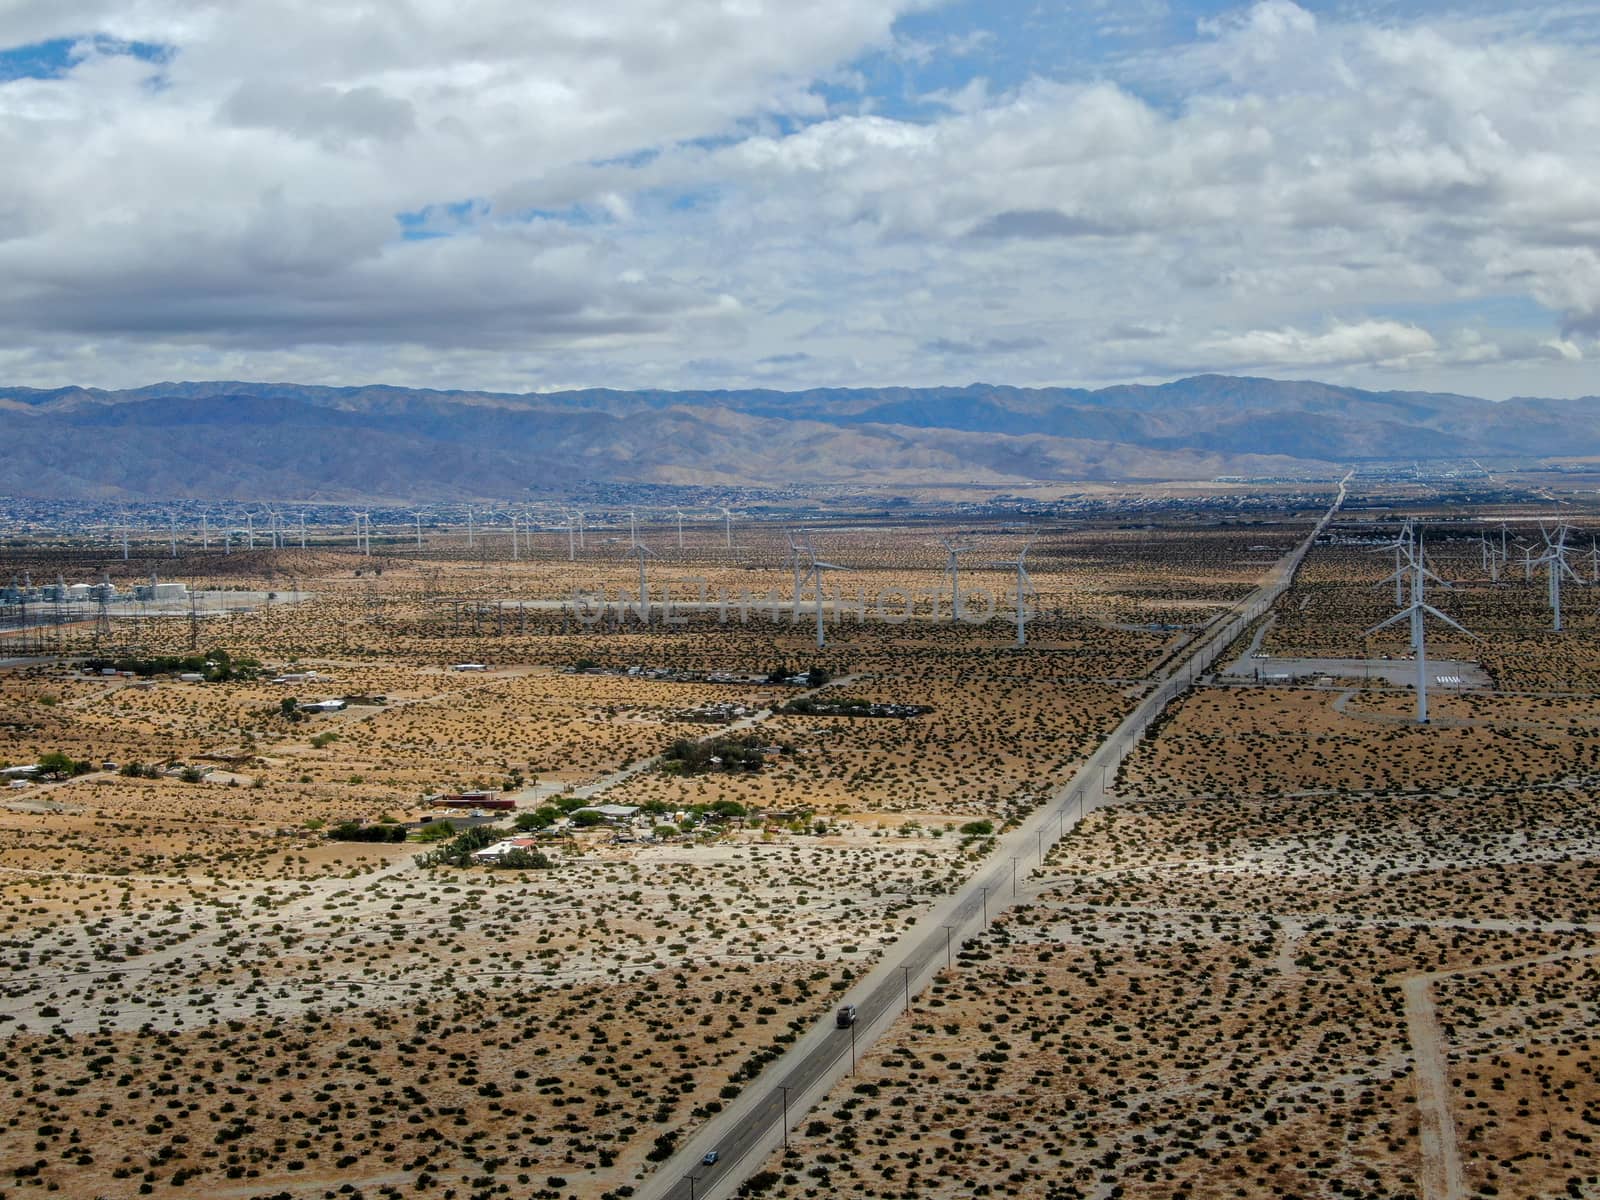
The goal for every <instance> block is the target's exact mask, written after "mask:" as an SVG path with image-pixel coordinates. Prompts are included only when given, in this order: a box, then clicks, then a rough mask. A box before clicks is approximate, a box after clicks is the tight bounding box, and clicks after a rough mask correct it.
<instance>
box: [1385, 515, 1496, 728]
mask: <svg viewBox="0 0 1600 1200" xmlns="http://www.w3.org/2000/svg"><path fill="white" fill-rule="evenodd" d="M1401 571H1402V572H1404V573H1405V575H1406V576H1407V577H1408V580H1409V582H1410V584H1411V603H1410V604H1408V605H1407V606H1406V607H1405V608H1402V609H1401V610H1400V611H1399V612H1397V613H1395V614H1394V616H1392V617H1389V618H1388V619H1387V620H1384V621H1379V622H1378V623H1377V624H1376V625H1374V626H1373V627H1372V628H1371V629H1369V630H1367V631H1366V633H1364V634H1362V637H1364V638H1368V637H1371V636H1372V635H1373V634H1375V633H1377V632H1378V631H1379V630H1380V629H1385V628H1387V627H1388V626H1390V625H1393V624H1395V623H1396V622H1398V621H1402V620H1408V619H1409V620H1410V622H1411V650H1412V653H1413V655H1414V656H1415V658H1416V663H1417V724H1418V725H1426V724H1427V723H1428V648H1427V638H1426V632H1425V630H1424V628H1423V621H1422V619H1423V617H1424V616H1431V617H1436V618H1438V619H1439V620H1441V621H1443V622H1444V623H1445V624H1446V625H1448V626H1450V627H1451V628H1452V629H1456V630H1459V631H1460V632H1461V633H1464V634H1466V635H1467V636H1468V637H1469V638H1472V639H1473V640H1474V641H1477V640H1478V635H1477V634H1475V633H1473V632H1471V631H1470V630H1468V629H1466V628H1465V627H1463V626H1462V625H1460V624H1458V623H1457V622H1455V621H1454V620H1452V619H1451V618H1449V617H1447V616H1445V615H1444V613H1442V612H1440V611H1439V610H1438V609H1437V608H1434V607H1433V605H1431V604H1429V603H1428V602H1427V601H1426V600H1425V599H1424V598H1423V588H1424V586H1425V582H1426V581H1427V580H1429V579H1432V580H1433V581H1434V582H1435V583H1437V584H1439V586H1440V587H1443V588H1446V589H1448V588H1449V586H1450V585H1449V584H1447V583H1445V582H1444V581H1443V580H1441V579H1440V578H1439V577H1438V576H1437V575H1435V574H1434V573H1433V572H1432V571H1430V570H1428V568H1427V567H1426V566H1425V565H1424V564H1423V554H1422V543H1421V539H1418V543H1417V546H1416V548H1415V550H1413V552H1412V553H1411V554H1410V556H1409V557H1408V559H1407V561H1406V562H1405V564H1404V565H1403V566H1402V567H1401ZM1383 582H1384V583H1388V582H1389V581H1388V580H1387V579H1385V580H1384V581H1383Z"/></svg>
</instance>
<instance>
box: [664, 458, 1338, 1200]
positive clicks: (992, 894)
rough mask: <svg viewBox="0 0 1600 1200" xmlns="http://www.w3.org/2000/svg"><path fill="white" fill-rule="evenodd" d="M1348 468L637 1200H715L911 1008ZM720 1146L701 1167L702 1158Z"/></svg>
mask: <svg viewBox="0 0 1600 1200" xmlns="http://www.w3.org/2000/svg"><path fill="white" fill-rule="evenodd" d="M1349 481H1350V476H1349V475H1346V476H1345V478H1344V479H1343V480H1341V481H1340V483H1339V494H1338V496H1337V498H1336V499H1335V500H1334V502H1333V504H1332V505H1331V506H1330V507H1329V509H1328V511H1327V512H1326V513H1324V514H1323V516H1322V519H1321V520H1319V521H1318V522H1317V524H1316V527H1315V528H1314V529H1313V530H1312V531H1311V533H1310V534H1309V535H1308V536H1307V537H1306V539H1305V540H1304V541H1303V542H1301V543H1300V544H1299V545H1298V546H1297V547H1295V549H1293V550H1292V551H1290V552H1289V553H1288V554H1286V555H1285V556H1284V557H1283V558H1281V559H1280V560H1278V562H1277V563H1275V564H1274V565H1273V567H1272V569H1271V570H1270V571H1269V572H1268V573H1267V575H1266V577H1265V579H1263V581H1262V582H1261V584H1260V586H1258V587H1257V588H1256V589H1255V590H1254V591H1253V592H1251V593H1250V594H1249V595H1248V596H1246V597H1245V598H1244V599H1243V600H1241V601H1239V602H1238V603H1237V604H1236V605H1234V607H1233V613H1234V616H1233V617H1232V619H1231V620H1228V621H1226V622H1221V623H1218V624H1217V625H1216V626H1215V627H1214V628H1212V629H1211V630H1209V631H1208V632H1207V633H1206V634H1205V636H1204V637H1202V638H1201V639H1199V640H1197V641H1196V642H1194V643H1193V644H1191V645H1190V646H1189V647H1186V649H1187V651H1188V654H1187V657H1185V658H1182V659H1180V660H1178V661H1176V662H1174V664H1173V666H1172V668H1171V670H1170V671H1169V672H1168V674H1167V676H1166V677H1165V678H1164V679H1163V680H1162V681H1161V682H1160V683H1159V684H1158V686H1157V687H1156V689H1155V690H1154V691H1153V692H1151V694H1150V695H1149V696H1147V697H1146V698H1145V699H1144V700H1143V701H1141V702H1140V704H1139V706H1138V707H1137V708H1136V709H1134V711H1133V712H1132V713H1130V714H1129V715H1128V716H1127V717H1126V718H1124V719H1123V721H1122V723H1121V724H1120V725H1118V726H1117V728H1116V729H1115V730H1113V731H1112V733H1111V735H1110V736H1109V737H1108V738H1107V739H1106V740H1105V742H1103V743H1102V744H1101V745H1100V747H1099V749H1097V750H1096V751H1095V752H1094V753H1093V754H1092V755H1090V756H1089V759H1088V761H1086V762H1085V763H1084V765H1083V766H1082V767H1081V768H1079V770H1078V773H1077V774H1076V775H1075V776H1074V777H1073V778H1072V780H1071V781H1070V782H1069V783H1067V784H1066V785H1064V786H1063V787H1061V788H1059V789H1057V790H1056V792H1055V793H1053V794H1052V796H1051V797H1050V799H1049V800H1048V801H1046V803H1045V804H1043V805H1042V806H1041V807H1040V808H1039V809H1038V810H1036V811H1035V812H1034V814H1033V815H1032V816H1031V817H1030V818H1029V819H1028V820H1027V821H1026V822H1024V823H1023V825H1022V826H1021V827H1020V828H1018V829H1016V830H1014V831H1012V832H1011V833H1009V834H1007V835H1006V836H1005V837H1003V838H1002V839H1000V841H999V842H998V844H997V845H996V848H995V850H994V852H993V853H992V854H991V855H990V856H989V858H988V860H987V861H986V862H985V863H984V864H983V865H982V866H981V867H980V868H979V870H978V872H977V873H976V874H975V875H974V877H973V878H972V879H971V880H970V881H969V882H968V883H966V884H965V885H963V886H962V887H961V888H960V889H958V890H957V891H956V892H955V893H953V894H952V895H951V896H949V897H947V898H946V899H945V900H944V901H942V902H941V903H940V904H938V905H937V906H935V908H934V909H933V910H932V911H931V912H929V913H928V914H926V915H925V916H924V917H923V918H922V919H921V920H919V921H918V922H917V923H916V925H914V926H913V927H912V928H911V929H909V930H908V931H907V932H906V934H905V935H904V936H903V937H902V938H901V939H900V941H899V942H898V943H896V944H895V945H894V946H893V947H891V948H890V949H889V950H888V951H887V952H886V953H885V954H884V957H883V959H882V961H881V962H880V963H879V964H878V966H877V967H875V968H874V969H873V970H872V971H871V972H870V973H869V974H868V975H867V976H866V977H865V978H863V979H862V980H861V981H859V982H858V983H857V984H856V985H855V986H854V987H853V988H851V989H850V991H849V992H848V993H847V994H846V995H844V996H843V997H841V998H840V1001H839V1002H840V1003H851V1004H854V1005H856V1008H857V1011H858V1013H859V1016H858V1018H857V1022H856V1025H855V1026H854V1027H853V1028H851V1029H839V1028H837V1027H836V1026H835V1023H834V1016H833V1014H832V1013H829V1014H828V1016H827V1018H826V1019H825V1020H824V1021H823V1022H821V1023H820V1024H818V1025H815V1026H813V1027H812V1028H811V1030H810V1031H809V1032H807V1033H806V1034H805V1035H803V1036H802V1037H801V1038H800V1039H799V1040H798V1041H796V1042H795V1043H793V1044H792V1045H791V1046H790V1048H789V1050H788V1051H787V1052H786V1053H785V1054H784V1055H783V1056H782V1057H781V1058H779V1059H778V1060H777V1061H776V1062H774V1063H773V1064H772V1065H771V1066H769V1067H768V1068H767V1069H766V1070H765V1071H763V1072H762V1074H761V1076H760V1077H759V1078H758V1079H756V1080H755V1081H754V1082H753V1083H752V1084H750V1085H749V1086H748V1087H746V1088H745V1089H744V1091H743V1092H742V1093H741V1094H740V1095H739V1096H738V1097H736V1098H735V1099H734V1100H733V1101H731V1102H730V1103H729V1104H728V1106H727V1107H726V1108H725V1109H723V1110H722V1111H721V1112H720V1113H718V1114H717V1115H716V1116H715V1117H713V1118H712V1119H711V1120H710V1121H708V1122H706V1124H705V1125H704V1126H702V1127H701V1128H700V1130H699V1131H697V1132H696V1133H695V1134H694V1135H693V1136H691V1137H690V1138H689V1139H688V1141H686V1142H685V1143H684V1145H683V1147H682V1148H681V1149H680V1150H679V1151H678V1152H677V1153H676V1154H674V1155H673V1156H672V1157H671V1158H670V1159H668V1160H667V1161H666V1162H665V1163H663V1164H662V1166H661V1167H660V1168H659V1169H658V1170H657V1171H656V1172H655V1173H654V1174H652V1175H651V1176H649V1177H648V1178H647V1179H645V1180H644V1181H643V1183H642V1184H641V1185H640V1188H639V1193H638V1194H639V1196H640V1198H641V1200H722V1198H723V1197H726V1196H729V1195H732V1193H733V1191H734V1189H735V1188H737V1187H738V1185H739V1184H740V1183H742V1182H743V1181H744V1180H745V1179H747V1178H748V1177H749V1176H751V1175H753V1174H754V1173H755V1172H756V1171H757V1170H759V1169H760V1167H761V1164H762V1163H763V1162H764V1161H765V1160H766V1157H767V1155H768V1154H770V1153H771V1152H772V1151H773V1150H775V1149H776V1148H777V1147H778V1146H780V1145H782V1144H783V1139H784V1138H785V1136H786V1135H787V1131H788V1130H789V1129H792V1128H793V1127H794V1125H795V1124H796V1123H797V1122H798V1121H800V1120H801V1119H802V1118H803V1117H804V1116H805V1114H806V1113H807V1112H809V1111H810V1109H811V1108H812V1107H813V1106H814V1105H815V1104H816V1103H817V1101H819V1100H820V1099H821V1098H822V1096H823V1095H824V1094H826V1092H827V1090H828V1089H829V1088H830V1087H832V1086H833V1084H834V1083H835V1082H836V1081H837V1080H839V1079H840V1078H842V1077H843V1076H844V1074H845V1072H847V1071H850V1070H852V1068H853V1065H854V1060H855V1058H856V1057H857V1056H858V1055H859V1054H861V1053H864V1052H865V1050H866V1048H867V1047H868V1046H869V1045H870V1044H871V1043H872V1041H873V1040H874V1039H875V1038H876V1037H877V1036H878V1035H879V1034H881V1033H882V1032H883V1031H885V1030H886V1029H888V1028H889V1026H890V1025H891V1024H893V1022H894V1018H895V1017H896V1016H898V1015H899V1014H900V1013H901V1012H902V1011H904V1010H905V1009H907V1008H909V1007H911V1006H912V1005H913V1004H914V1002H915V1000H916V997H917V995H918V994H919V993H920V992H921V990H922V988H923V986H924V985H925V984H926V983H927V982H928V981H929V979H930V978H931V977H932V976H933V974H934V973H935V972H936V971H937V970H938V969H939V968H940V967H943V966H945V965H946V963H947V962H948V961H951V960H953V958H954V956H955V955H956V954H957V953H959V951H960V948H961V946H962V944H963V943H964V941H965V939H966V938H968V937H969V936H971V935H972V934H975V933H977V932H980V931H981V930H982V929H983V928H984V927H985V926H986V925H987V924H988V922H989V920H990V919H991V918H993V917H994V916H995V915H996V914H997V913H998V912H1000V911H1001V910H1003V909H1004V908H1007V907H1009V906H1010V905H1011V904H1012V903H1013V902H1014V901H1015V900H1016V898H1017V880H1018V876H1019V875H1020V874H1021V873H1022V872H1023V871H1024V870H1026V869H1027V868H1028V867H1031V866H1033V865H1036V864H1038V863H1041V862H1043V860H1044V856H1045V854H1046V853H1048V852H1049V850H1050V848H1051V847H1052V846H1054V845H1055V844H1056V842H1057V841H1059V840H1060V839H1061V838H1062V837H1064V836H1065V835H1066V833H1067V832H1068V831H1069V830H1071V829H1072V828H1073V827H1074V826H1075V825H1076V824H1077V823H1078V821H1079V820H1081V819H1082V818H1083V816H1084V815H1085V814H1086V813H1089V812H1093V811H1094V810H1095V809H1097V808H1099V807H1101V806H1103V805H1104V804H1105V803H1107V797H1106V788H1107V784H1108V782H1109V778H1110V776H1111V774H1112V773H1113V772H1114V771H1115V769H1116V767H1117V766H1118V765H1119V764H1120V763H1121V762H1122V759H1123V758H1124V757H1125V756H1126V755H1127V754H1128V752H1129V751H1130V750H1132V749H1133V748H1134V746H1135V745H1137V744H1138V741H1139V738H1140V737H1141V736H1143V734H1144V730H1145V728H1146V727H1147V726H1148V725H1149V724H1150V722H1151V721H1152V720H1154V719H1155V717H1156V716H1157V715H1158V714H1159V713H1160V712H1161V710H1162V709H1163V708H1165V707H1166V706H1167V704H1168V703H1169V702H1170V701H1171V700H1172V699H1174V698H1175V697H1176V696H1178V695H1180V694H1181V693H1182V692H1183V691H1185V690H1186V689H1187V688H1188V687H1189V684H1190V682H1191V681H1192V680H1193V679H1194V678H1195V677H1196V676H1198V675H1199V674H1201V673H1202V672H1203V671H1205V670H1206V669H1207V668H1208V667H1209V666H1210V665H1211V664H1212V662H1213V661H1214V660H1215V659H1216V658H1217V656H1218V655H1219V654H1221V652H1222V651H1223V650H1224V649H1226V648H1227V646H1228V645H1229V644H1230V643H1231V642H1232V641H1233V640H1234V639H1235V638H1237V637H1238V636H1239V635H1240V634H1241V633H1242V632H1243V631H1244V629H1245V628H1246V626H1248V625H1249V623H1250V622H1251V621H1253V620H1255V618H1256V617H1257V616H1259V615H1260V614H1261V613H1262V612H1263V611H1265V610H1266V609H1267V607H1268V606H1270V605H1271V604H1272V603H1273V601H1275V600H1276V599H1277V598H1278V596H1279V595H1281V594H1282V593H1283V591H1284V589H1286V588H1287V587H1288V586H1289V583H1290V582H1291V581H1292V579H1293V578H1294V573H1295V571H1296V569H1297V568H1298V567H1299V566H1300V561H1301V559H1303V558H1304V557H1305V554H1306V552H1307V551H1308V550H1309V549H1310V548H1311V545H1312V543H1313V542H1315V541H1316V538H1317V535H1318V534H1320V533H1321V532H1322V531H1323V529H1324V528H1325V527H1326V526H1327V524H1328V522H1329V521H1331V520H1332V519H1333V516H1334V514H1335V513H1337V512H1338V511H1339V506H1340V505H1341V504H1343V503H1344V498H1345V489H1346V487H1347V485H1348V484H1349ZM711 1150H715V1151H716V1152H717V1161H716V1163H714V1164H712V1165H710V1166H707V1165H706V1164H705V1163H703V1162H702V1158H703V1156H704V1155H705V1154H706V1153H707V1152H708V1151H711Z"/></svg>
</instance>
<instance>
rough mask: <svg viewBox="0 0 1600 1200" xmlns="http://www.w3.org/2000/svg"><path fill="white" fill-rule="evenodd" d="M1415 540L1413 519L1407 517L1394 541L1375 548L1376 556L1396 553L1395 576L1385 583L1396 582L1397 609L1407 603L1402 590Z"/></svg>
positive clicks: (1387, 579)
mask: <svg viewBox="0 0 1600 1200" xmlns="http://www.w3.org/2000/svg"><path fill="white" fill-rule="evenodd" d="M1415 540H1416V530H1415V529H1414V528H1413V527H1412V524H1411V518H1409V517H1407V518H1406V522H1405V524H1404V525H1402V526H1400V532H1399V534H1398V535H1397V536H1396V537H1395V539H1394V541H1392V542H1385V543H1383V545H1381V546H1377V547H1375V548H1374V551H1373V552H1374V553H1376V554H1381V553H1383V551H1385V550H1393V551H1394V574H1393V575H1390V576H1388V578H1386V579H1384V580H1383V582H1384V583H1388V582H1389V580H1390V579H1393V580H1394V602H1395V606H1396V607H1397V608H1398V607H1399V606H1400V605H1402V604H1404V603H1405V602H1406V597H1405V592H1404V591H1403V590H1402V587H1403V585H1404V582H1405V560H1406V558H1407V557H1408V556H1409V555H1410V554H1411V553H1412V549H1413V547H1414V546H1415Z"/></svg>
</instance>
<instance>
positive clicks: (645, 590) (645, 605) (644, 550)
mask: <svg viewBox="0 0 1600 1200" xmlns="http://www.w3.org/2000/svg"><path fill="white" fill-rule="evenodd" d="M628 553H629V554H631V555H634V556H635V557H637V558H638V560H639V616H640V619H641V620H643V621H644V622H645V624H647V625H648V624H649V623H650V581H649V579H647V578H646V577H645V569H644V560H645V559H646V558H654V557H655V551H653V550H651V549H650V547H649V546H646V545H645V544H644V543H643V542H641V541H639V540H638V539H634V542H633V545H631V546H629V547H628Z"/></svg>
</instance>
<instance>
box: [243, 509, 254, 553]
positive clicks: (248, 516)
mask: <svg viewBox="0 0 1600 1200" xmlns="http://www.w3.org/2000/svg"><path fill="white" fill-rule="evenodd" d="M244 528H245V537H246V539H247V541H246V543H245V545H246V548H248V549H250V550H254V549H255V548H256V516H255V513H254V512H252V511H251V510H250V509H248V508H247V509H245V510H244Z"/></svg>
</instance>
